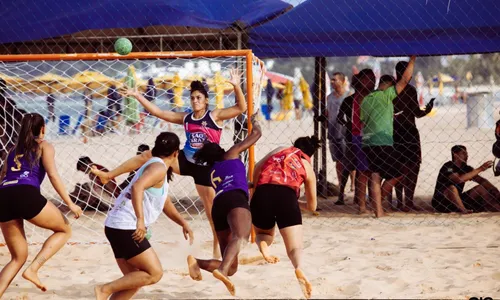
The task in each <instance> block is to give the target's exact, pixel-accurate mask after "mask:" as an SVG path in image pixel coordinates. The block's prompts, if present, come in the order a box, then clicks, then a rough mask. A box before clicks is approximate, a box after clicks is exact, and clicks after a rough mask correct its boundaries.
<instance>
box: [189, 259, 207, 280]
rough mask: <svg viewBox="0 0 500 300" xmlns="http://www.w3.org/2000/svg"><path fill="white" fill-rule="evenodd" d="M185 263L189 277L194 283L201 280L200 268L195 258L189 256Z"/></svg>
mask: <svg viewBox="0 0 500 300" xmlns="http://www.w3.org/2000/svg"><path fill="white" fill-rule="evenodd" d="M187 262H188V268H189V276H191V278H192V279H193V280H196V281H200V280H202V279H203V277H202V276H201V271H200V266H198V262H197V261H196V258H194V257H193V256H192V255H189V256H188V257H187Z"/></svg>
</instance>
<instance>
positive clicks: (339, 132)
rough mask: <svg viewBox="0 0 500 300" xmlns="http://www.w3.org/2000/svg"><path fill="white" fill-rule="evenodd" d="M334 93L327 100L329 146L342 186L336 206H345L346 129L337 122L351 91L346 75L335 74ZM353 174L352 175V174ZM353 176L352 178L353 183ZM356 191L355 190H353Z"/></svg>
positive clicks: (332, 82) (333, 81)
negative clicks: (347, 85) (343, 178)
mask: <svg viewBox="0 0 500 300" xmlns="http://www.w3.org/2000/svg"><path fill="white" fill-rule="evenodd" d="M331 84H332V88H333V91H332V93H331V94H330V95H328V97H327V98H326V104H327V116H328V146H329V149H330V154H331V156H332V160H333V162H334V163H336V166H335V167H336V170H337V179H338V181H339V186H340V194H339V199H338V201H337V202H336V203H335V204H339V205H342V204H344V190H345V184H344V185H342V183H341V181H342V180H341V178H342V171H343V169H344V168H343V165H342V164H343V160H344V153H345V148H346V141H345V128H344V127H343V126H342V125H340V124H339V123H338V122H337V116H338V114H339V110H340V105H341V104H342V102H343V101H344V99H345V98H346V97H347V96H348V95H349V91H346V89H345V85H344V84H345V75H344V74H342V73H339V72H337V73H333V75H332V80H331ZM351 174H352V173H351ZM352 178H353V176H352V177H351V181H352ZM351 190H354V188H351Z"/></svg>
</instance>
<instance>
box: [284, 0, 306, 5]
mask: <svg viewBox="0 0 500 300" xmlns="http://www.w3.org/2000/svg"><path fill="white" fill-rule="evenodd" d="M283 1H285V2H288V3H290V4H292V5H293V6H297V5H299V4H300V3H302V2H304V1H306V0H283Z"/></svg>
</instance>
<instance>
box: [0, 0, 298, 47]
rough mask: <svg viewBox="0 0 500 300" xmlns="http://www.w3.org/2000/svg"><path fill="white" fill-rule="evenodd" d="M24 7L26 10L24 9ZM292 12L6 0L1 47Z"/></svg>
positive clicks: (276, 0) (249, 22) (200, 2)
mask: <svg viewBox="0 0 500 300" xmlns="http://www.w3.org/2000/svg"><path fill="white" fill-rule="evenodd" d="M21 4H22V7H20V5H21ZM289 8H291V5H290V4H288V3H286V2H283V1H281V0H252V1H247V0H211V1H205V0H189V1H185V0H147V1H136V0H107V1H79V0H66V1H44V2H43V5H42V4H41V3H40V2H39V1H36V0H26V1H22V2H21V3H20V2H19V1H5V3H2V11H3V13H2V18H0V28H2V31H1V33H0V44H3V43H14V42H25V41H33V40H39V39H45V38H53V37H59V36H63V35H67V34H73V33H76V32H80V31H85V30H92V29H94V30H104V29H110V28H143V27H148V26H155V25H162V26H183V27H188V26H189V27H200V28H214V29H225V28H228V27H231V26H232V25H234V24H235V23H240V24H242V25H243V26H253V25H255V24H259V23H261V22H265V21H266V20H269V19H272V18H274V17H276V16H277V15H279V14H281V13H283V12H284V11H285V10H287V9H289Z"/></svg>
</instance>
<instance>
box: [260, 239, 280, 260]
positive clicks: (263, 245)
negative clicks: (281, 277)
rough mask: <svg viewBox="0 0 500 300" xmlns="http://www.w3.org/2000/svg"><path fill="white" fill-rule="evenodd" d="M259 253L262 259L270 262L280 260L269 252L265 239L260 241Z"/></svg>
mask: <svg viewBox="0 0 500 300" xmlns="http://www.w3.org/2000/svg"><path fill="white" fill-rule="evenodd" d="M260 253H262V256H263V257H264V260H265V261H267V262H268V263H270V264H275V263H277V262H279V261H280V259H279V257H277V256H274V255H271V254H269V247H268V246H267V243H266V242H265V241H261V242H260Z"/></svg>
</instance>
